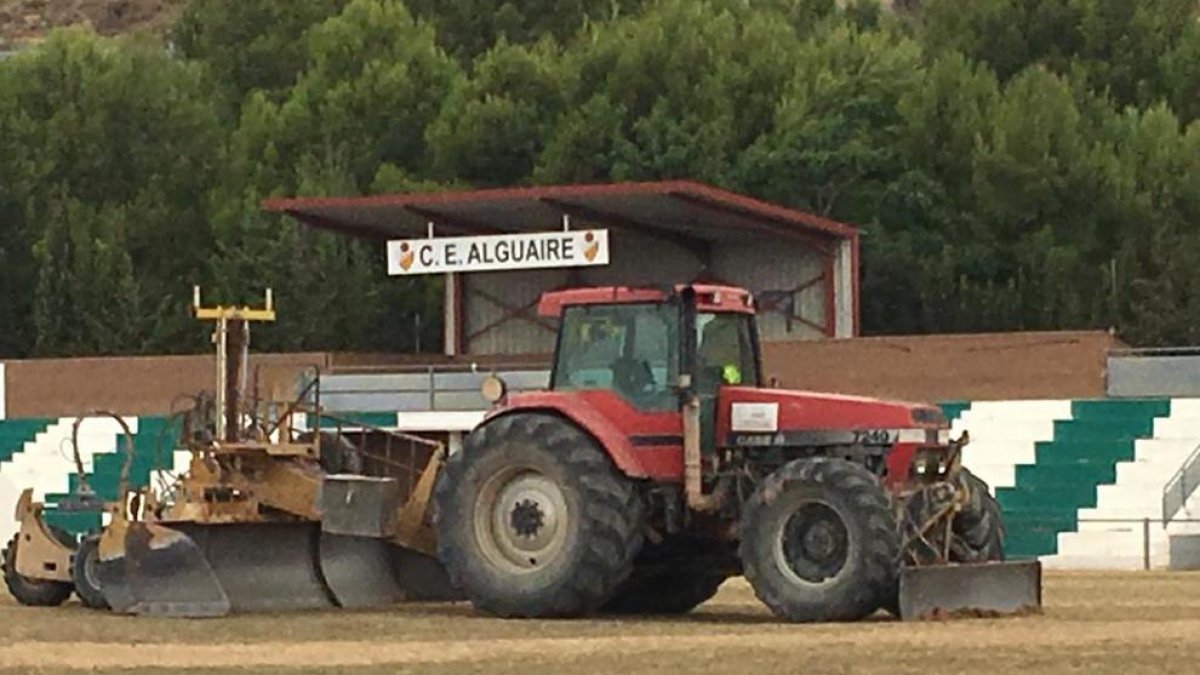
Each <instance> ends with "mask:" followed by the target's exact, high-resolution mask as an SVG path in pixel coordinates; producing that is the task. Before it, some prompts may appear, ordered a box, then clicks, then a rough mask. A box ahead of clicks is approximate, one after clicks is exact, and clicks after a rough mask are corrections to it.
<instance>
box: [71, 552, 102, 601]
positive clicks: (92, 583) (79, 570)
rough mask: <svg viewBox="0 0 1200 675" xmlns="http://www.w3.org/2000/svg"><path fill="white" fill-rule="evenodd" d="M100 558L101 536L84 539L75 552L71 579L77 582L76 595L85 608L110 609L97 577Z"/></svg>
mask: <svg viewBox="0 0 1200 675" xmlns="http://www.w3.org/2000/svg"><path fill="white" fill-rule="evenodd" d="M99 557H100V536H99V535H91V536H89V537H86V538H84V540H83V542H82V543H80V544H79V550H77V551H76V552H75V559H74V561H73V562H72V564H71V579H72V580H73V581H74V582H75V595H77V596H79V601H80V602H82V603H83V606H84V607H90V608H91V609H108V600H106V599H105V598H104V593H103V592H101V590H100V580H99V578H98V577H97V576H96V565H97V563H98V562H99Z"/></svg>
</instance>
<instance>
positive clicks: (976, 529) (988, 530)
mask: <svg viewBox="0 0 1200 675" xmlns="http://www.w3.org/2000/svg"><path fill="white" fill-rule="evenodd" d="M961 475H962V480H963V481H964V482H965V483H966V486H967V489H968V490H969V491H970V495H971V497H970V499H969V500H968V501H967V504H966V508H964V509H963V510H962V511H960V512H959V513H958V515H956V516H955V517H954V523H953V524H952V525H951V529H952V531H953V532H954V534H955V541H954V542H952V544H951V547H950V558H951V560H953V561H954V562H960V563H967V562H992V561H1000V560H1004V517H1003V515H1002V514H1001V513H1000V504H999V503H998V502H996V498H995V497H993V496H992V493H991V491H990V490H989V489H988V484H987V483H985V482H984V481H983V480H982V479H981V478H979V477H978V476H976V475H975V474H973V473H971V472H970V471H968V470H967V469H965V468H964V469H963V470H962V474H961Z"/></svg>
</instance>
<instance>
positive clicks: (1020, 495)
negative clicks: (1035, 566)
mask: <svg viewBox="0 0 1200 675" xmlns="http://www.w3.org/2000/svg"><path fill="white" fill-rule="evenodd" d="M1071 412H1072V419H1070V420H1059V421H1056V422H1055V423H1054V440H1052V441H1048V442H1039V443H1037V445H1036V450H1035V457H1036V461H1035V463H1034V464H1031V465H1021V466H1018V467H1017V468H1016V481H1015V485H1013V486H1012V487H1001V488H998V489H997V490H996V500H997V501H998V502H999V503H1000V507H1001V509H1002V510H1003V512H1004V520H1005V526H1006V531H1007V533H1006V534H1007V538H1006V545H1005V549H1006V553H1008V554H1009V555H1010V556H1012V557H1013V558H1017V559H1019V558H1031V557H1035V556H1042V555H1051V554H1054V553H1056V552H1057V550H1058V542H1057V536H1058V533H1059V532H1070V531H1075V530H1076V529H1078V526H1079V524H1078V521H1077V517H1078V510H1079V509H1080V508H1091V507H1095V506H1096V491H1097V490H1096V488H1097V486H1099V485H1106V484H1112V483H1114V482H1116V477H1117V476H1116V471H1117V468H1116V467H1117V464H1118V463H1119V462H1122V461H1130V460H1132V459H1133V458H1134V441H1135V440H1136V439H1138V438H1148V437H1150V436H1152V435H1153V433H1154V418H1155V417H1160V416H1165V415H1167V414H1169V413H1170V401H1169V400H1167V399H1132V400H1125V399H1122V400H1084V401H1072V403H1071Z"/></svg>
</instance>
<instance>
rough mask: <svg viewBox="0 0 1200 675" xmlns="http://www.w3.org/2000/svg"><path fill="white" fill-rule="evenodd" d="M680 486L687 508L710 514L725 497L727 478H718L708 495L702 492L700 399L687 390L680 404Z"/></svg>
mask: <svg viewBox="0 0 1200 675" xmlns="http://www.w3.org/2000/svg"><path fill="white" fill-rule="evenodd" d="M683 485H684V491H685V493H686V496H687V505H688V508H690V509H692V510H693V511H700V512H702V513H711V512H712V511H716V510H717V509H719V508H721V506H722V505H723V504H724V503H725V500H726V499H727V498H728V495H729V490H728V485H729V481H728V480H727V479H726V478H721V479H720V480H719V481H718V482H717V487H716V489H714V490H713V492H712V493H711V494H705V492H704V470H703V466H702V463H701V458H700V399H699V398H698V397H697V396H696V394H695V392H693V391H690V390H689V391H687V393H686V394H685V397H684V403H683Z"/></svg>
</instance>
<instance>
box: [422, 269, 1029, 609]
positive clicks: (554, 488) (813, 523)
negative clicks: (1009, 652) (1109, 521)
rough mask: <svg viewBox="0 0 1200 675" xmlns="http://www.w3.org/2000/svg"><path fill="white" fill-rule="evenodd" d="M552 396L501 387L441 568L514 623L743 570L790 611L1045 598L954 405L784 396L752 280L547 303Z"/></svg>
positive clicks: (450, 488) (456, 500)
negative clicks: (957, 424) (1006, 546)
mask: <svg viewBox="0 0 1200 675" xmlns="http://www.w3.org/2000/svg"><path fill="white" fill-rule="evenodd" d="M539 313H540V314H542V315H543V316H548V317H557V318H558V319H559V320H560V321H559V332H558V342H557V347H556V349H555V359H554V367H553V370H552V373H551V379H550V386H549V389H548V390H547V391H540V392H533V393H521V394H512V395H509V394H508V393H507V392H506V391H505V388H504V384H503V382H502V381H501V380H499V379H496V378H493V379H491V380H489V381H488V382H487V383H485V385H484V390H485V395H486V396H487V397H488V398H489V399H490V400H491V401H492V402H493V408H492V410H490V411H489V413H488V414H487V416H486V417H485V419H484V421H483V422H482V423H481V424H480V425H479V426H478V427H477V428H475V429H474V430H473V431H472V433H471V434H470V435H469V436H468V438H467V439H466V442H465V444H464V448H463V451H462V452H458V453H455V454H454V455H452V456H451V457H450V459H449V460H448V462H447V464H446V466H445V469H444V471H443V472H442V474H441V476H440V477H439V481H438V485H437V487H436V492H435V497H434V503H435V511H434V522H435V527H436V531H437V542H438V543H437V547H438V556H439V558H440V559H441V561H442V562H443V563H444V564H445V565H446V567H447V570H448V571H449V573H450V576H451V579H452V581H453V582H454V583H455V584H456V585H457V586H458V587H460V588H461V589H462V590H463V591H465V593H466V595H467V597H468V598H469V599H470V600H471V602H472V603H473V604H474V606H475V607H476V608H477V609H479V610H481V611H484V612H487V613H490V614H494V615H498V616H507V617H569V616H581V615H586V614H592V613H597V612H612V613H657V614H671V613H683V612H687V611H689V610H691V609H692V608H694V607H695V606H697V605H699V604H700V603H702V602H704V601H705V600H707V599H709V598H710V597H712V596H713V595H714V594H715V593H716V592H717V589H718V587H719V586H720V585H721V584H722V582H724V581H725V580H726V579H727V578H729V577H730V576H734V575H738V574H742V575H744V576H745V577H746V579H747V580H748V581H749V583H750V585H751V586H752V587H753V589H754V591H755V593H756V595H757V596H758V597H759V599H761V600H762V602H764V603H765V604H766V605H767V606H768V607H769V608H770V609H771V610H772V611H773V612H774V613H775V614H776V615H777V616H779V617H782V618H784V619H786V620H790V621H834V620H856V619H860V618H863V617H865V616H867V615H869V614H872V613H874V612H875V611H876V610H878V609H880V608H883V609H885V610H887V611H890V612H892V613H893V614H896V615H899V616H901V617H904V618H908V617H917V616H928V615H930V614H937V613H944V612H956V611H957V612H963V611H973V612H976V613H980V612H983V613H987V614H988V615H992V614H996V613H1010V612H1020V611H1030V610H1032V611H1037V610H1038V609H1039V608H1040V606H1041V568H1040V565H1039V564H1038V563H1037V562H1036V561H1033V562H1029V563H1013V562H1001V561H1002V560H1003V557H1004V553H1003V536H1004V535H1003V525H1002V522H1001V514H1000V511H999V508H998V507H997V505H996V502H995V500H994V499H993V498H992V496H991V495H990V494H989V493H988V489H987V486H986V485H985V484H984V483H983V482H982V481H980V480H979V479H977V478H975V477H974V476H972V475H971V474H970V473H969V472H967V471H966V469H964V468H963V467H962V466H961V463H960V461H959V451H960V449H961V446H962V443H963V442H965V438H962V439H958V440H952V439H950V437H949V435H950V432H949V425H948V424H947V421H946V418H945V416H944V415H943V413H942V412H941V410H940V409H939V408H937V407H933V406H927V405H913V404H905V403H895V402H889V401H881V400H873V399H868V398H858V397H850V396H838V395H830V394H819V393H809V392H798V391H786V390H781V389H774V388H769V387H767V386H766V385H765V383H764V382H763V375H762V372H761V366H760V357H759V344H758V336H757V331H756V326H755V307H754V301H753V298H752V296H751V294H750V293H749V292H747V291H746V290H743V289H740V288H732V287H725V286H709V285H686V286H680V287H676V288H670V289H655V288H626V287H608V288H585V289H574V290H566V291H559V292H552V293H548V294H545V295H544V296H543V297H542V298H541V302H540V304H539Z"/></svg>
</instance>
